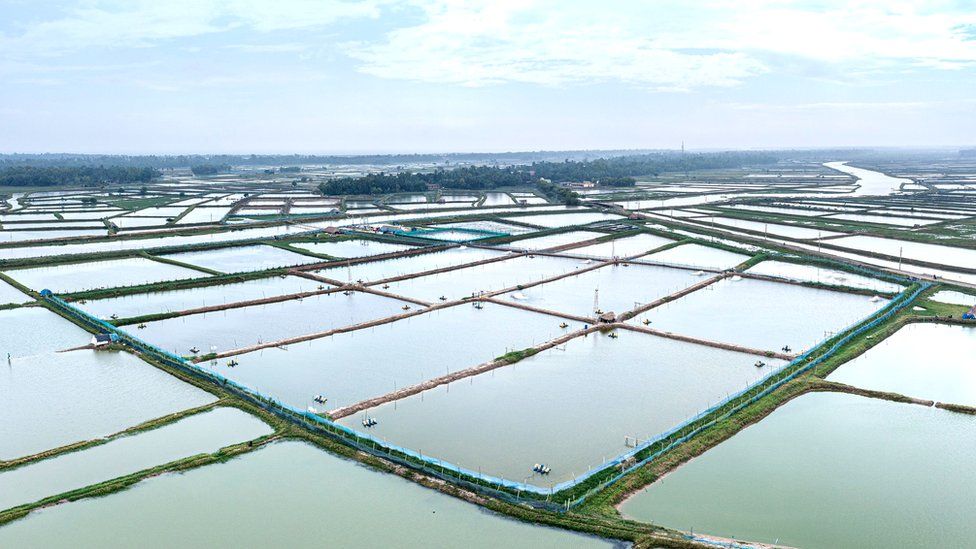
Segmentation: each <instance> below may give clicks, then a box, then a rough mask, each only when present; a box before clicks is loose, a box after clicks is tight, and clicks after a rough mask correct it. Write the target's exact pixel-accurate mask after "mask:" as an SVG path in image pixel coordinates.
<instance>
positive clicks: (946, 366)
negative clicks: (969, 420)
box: [827, 324, 976, 406]
mask: <svg viewBox="0 0 976 549" xmlns="http://www.w3.org/2000/svg"><path fill="white" fill-rule="evenodd" d="M974 352H976V328H969V327H965V326H945V325H940V324H909V325H907V326H905V327H904V328H901V329H900V330H898V331H897V332H896V333H895V334H894V335H892V336H890V337H888V338H887V339H885V340H884V341H882V342H881V343H879V344H877V345H875V346H874V347H872V348H871V349H870V350H868V352H866V353H864V354H863V355H861V356H859V357H857V358H855V359H854V360H852V361H850V362H848V363H846V364H844V365H843V366H841V367H840V368H838V369H837V370H835V371H834V373H832V374H830V376H829V377H828V378H827V379H829V380H831V381H837V382H839V383H846V384H848V385H854V386H857V387H863V388H865V389H874V390H877V391H889V392H894V393H901V394H903V395H907V396H912V397H916V398H924V399H929V400H936V401H941V402H950V403H952V404H966V405H970V406H973V405H976V363H974V362H973V353H974Z"/></svg>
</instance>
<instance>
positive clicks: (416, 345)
mask: <svg viewBox="0 0 976 549" xmlns="http://www.w3.org/2000/svg"><path fill="white" fill-rule="evenodd" d="M559 322H560V321H559V319H557V318H555V317H551V316H548V315H542V314H536V313H530V312H527V311H522V310H520V309H514V308H510V307H505V306H502V305H494V304H485V305H484V308H483V309H476V308H474V307H473V306H472V305H458V306H455V307H450V308H447V309H441V310H436V311H431V312H429V313H424V314H420V315H417V316H414V317H411V318H407V319H403V320H399V321H396V322H393V323H390V324H383V325H380V326H375V327H373V328H367V329H363V330H356V331H353V332H347V333H341V334H336V335H333V336H329V337H324V338H319V339H314V340H312V341H308V342H303V343H296V344H294V345H289V346H288V347H287V348H267V349H263V350H260V351H255V352H252V353H247V354H243V355H239V356H236V357H235V359H236V360H237V361H238V362H239V364H238V365H237V366H235V367H233V368H230V367H227V366H226V365H225V364H224V362H223V361H221V362H219V363H218V364H216V365H214V366H212V367H213V368H214V370H215V371H217V372H219V373H221V374H222V375H225V376H227V377H229V378H231V379H233V380H235V381H238V382H240V383H243V384H244V385H246V386H248V387H251V388H253V389H257V390H258V391H260V392H262V393H264V394H267V395H270V396H273V397H274V398H276V399H278V400H280V401H282V402H285V403H287V404H290V405H292V406H295V407H297V408H299V409H305V408H306V407H307V406H316V407H318V408H322V406H321V405H320V404H316V403H315V402H314V401H313V398H314V397H315V396H316V395H323V396H324V397H326V398H328V399H329V400H328V404H327V405H326V408H329V409H333V408H337V407H340V406H347V405H350V404H353V403H356V402H359V401H361V400H364V399H366V398H370V397H375V396H379V395H384V394H386V393H389V392H391V391H393V390H394V389H395V388H397V387H401V388H402V387H405V386H408V385H414V384H417V383H420V382H422V381H425V380H427V379H430V378H434V377H438V376H442V375H445V374H447V373H449V372H454V371H457V370H461V369H464V368H468V367H471V366H476V365H478V364H481V363H483V362H486V361H489V360H492V359H494V358H495V357H498V356H501V355H503V354H505V353H506V352H508V351H513V350H519V349H525V348H526V347H530V346H532V345H535V344H539V343H543V342H545V341H548V340H550V339H553V338H554V337H558V336H559V335H561V334H562V333H563V329H561V328H560V327H559ZM512 326H518V330H513V329H512Z"/></svg>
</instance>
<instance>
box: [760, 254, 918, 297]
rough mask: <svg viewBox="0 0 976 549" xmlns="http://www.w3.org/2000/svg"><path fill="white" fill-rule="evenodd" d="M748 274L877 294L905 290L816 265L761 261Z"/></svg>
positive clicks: (891, 284)
mask: <svg viewBox="0 0 976 549" xmlns="http://www.w3.org/2000/svg"><path fill="white" fill-rule="evenodd" d="M749 272H750V273H755V274H763V275H770V276H781V277H784V278H791V279H794V280H805V281H808V282H819V283H821V284H833V285H835V286H848V287H851V288H866V289H869V290H875V291H877V292H900V291H902V290H904V289H905V287H904V286H900V285H898V284H895V283H893V282H885V281H883V280H878V279H876V278H870V277H867V276H861V275H856V274H851V273H848V272H845V271H836V270H834V269H825V268H823V267H818V266H816V265H800V264H797V263H787V262H784V261H763V262H762V263H759V264H758V265H753V266H752V267H749Z"/></svg>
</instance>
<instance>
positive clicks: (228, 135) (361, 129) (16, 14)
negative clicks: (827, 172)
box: [0, 0, 976, 154]
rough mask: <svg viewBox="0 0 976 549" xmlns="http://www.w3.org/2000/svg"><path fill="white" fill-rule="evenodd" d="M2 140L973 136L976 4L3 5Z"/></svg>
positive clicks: (87, 148) (822, 142)
mask: <svg viewBox="0 0 976 549" xmlns="http://www.w3.org/2000/svg"><path fill="white" fill-rule="evenodd" d="M0 82H2V84H0V152H84V153H127V154H141V153H158V154H169V153H332V154H344V153H390V152H468V151H476V152H491V151H524V150H579V149H661V148H666V149H675V148H679V147H680V146H681V143H682V142H684V143H685V144H686V146H687V148H688V149H691V150H694V149H744V148H753V149H755V148H790V147H798V148H813V147H835V146H836V147H857V146H891V147H939V146H973V145H976V132H974V130H973V128H974V127H976V93H974V92H976V0H967V1H955V2H951V1H939V0H933V1H925V2H919V1H915V2H901V1H898V0H887V1H842V2H834V1H827V0H825V1H806V2H792V1H785V0H754V1H752V0H737V1H732V0H716V1H693V0H691V1H689V0H685V1H670V0H623V1H615V0H601V1H599V2H597V1H592V0H591V1H573V0H553V1H549V0H518V1H509V0H485V1H481V0H471V1H459V0H367V1H362V2H353V1H341V0H273V1H269V0H147V1H144V0H119V1H114V0H78V1H63V2H55V1H47V0H0Z"/></svg>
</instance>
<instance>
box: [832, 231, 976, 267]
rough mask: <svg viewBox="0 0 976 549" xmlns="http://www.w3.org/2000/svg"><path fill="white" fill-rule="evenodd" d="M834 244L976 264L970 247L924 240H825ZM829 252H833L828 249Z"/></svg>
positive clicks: (961, 264) (859, 237)
mask: <svg viewBox="0 0 976 549" xmlns="http://www.w3.org/2000/svg"><path fill="white" fill-rule="evenodd" d="M824 243H825V244H831V245H834V246H842V247H844V248H852V249H855V250H864V251H869V252H874V253H879V254H886V255H889V256H892V257H899V252H901V256H902V257H905V258H910V259H917V260H919V261H927V262H929V263H938V264H941V265H948V266H955V267H965V268H967V269H972V268H973V267H974V266H976V250H973V249H968V248H953V247H952V246H940V245H938V244H925V243H922V242H910V241H907V240H894V239H891V238H879V237H876V236H864V235H856V236H845V237H842V238H836V239H833V240H828V241H826V242H824ZM828 253H833V252H832V251H828Z"/></svg>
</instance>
